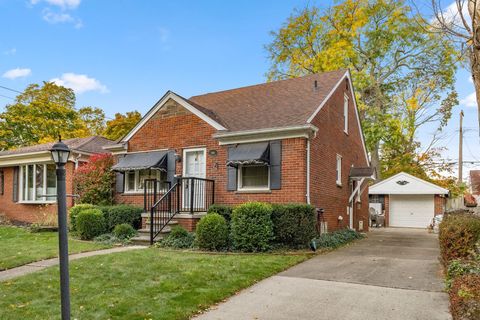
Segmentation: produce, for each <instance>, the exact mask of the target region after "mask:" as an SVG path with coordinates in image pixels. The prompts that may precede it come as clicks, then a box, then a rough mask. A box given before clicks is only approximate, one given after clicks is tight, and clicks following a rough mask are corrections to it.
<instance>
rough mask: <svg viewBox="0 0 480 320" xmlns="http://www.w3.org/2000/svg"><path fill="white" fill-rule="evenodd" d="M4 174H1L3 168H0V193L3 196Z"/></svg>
mask: <svg viewBox="0 0 480 320" xmlns="http://www.w3.org/2000/svg"><path fill="white" fill-rule="evenodd" d="M4 179H5V176H4V175H3V170H0V194H1V195H2V196H3V193H4V191H5V180H4Z"/></svg>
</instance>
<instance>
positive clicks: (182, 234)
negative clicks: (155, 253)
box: [157, 226, 195, 249]
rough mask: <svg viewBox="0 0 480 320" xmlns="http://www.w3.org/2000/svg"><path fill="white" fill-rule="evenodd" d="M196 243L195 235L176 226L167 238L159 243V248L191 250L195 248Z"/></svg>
mask: <svg viewBox="0 0 480 320" xmlns="http://www.w3.org/2000/svg"><path fill="white" fill-rule="evenodd" d="M194 242H195V235H194V234H193V233H190V232H188V231H187V230H185V229H183V228H182V227H180V226H175V227H173V228H172V230H171V231H170V233H169V234H168V235H167V236H166V237H165V238H163V239H162V240H160V241H159V242H158V244H157V246H159V247H166V248H175V249H189V248H192V247H193V243H194Z"/></svg>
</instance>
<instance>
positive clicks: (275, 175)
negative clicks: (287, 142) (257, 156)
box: [270, 140, 282, 190]
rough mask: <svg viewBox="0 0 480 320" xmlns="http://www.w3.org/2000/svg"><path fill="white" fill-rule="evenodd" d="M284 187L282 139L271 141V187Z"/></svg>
mask: <svg viewBox="0 0 480 320" xmlns="http://www.w3.org/2000/svg"><path fill="white" fill-rule="evenodd" d="M281 188H282V141H281V140H276V141H270V189H272V190H278V189H281Z"/></svg>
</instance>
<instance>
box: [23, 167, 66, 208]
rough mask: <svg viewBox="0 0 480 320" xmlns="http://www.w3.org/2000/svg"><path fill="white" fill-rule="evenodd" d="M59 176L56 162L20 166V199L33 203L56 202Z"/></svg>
mask: <svg viewBox="0 0 480 320" xmlns="http://www.w3.org/2000/svg"><path fill="white" fill-rule="evenodd" d="M56 194H57V178H56V173H55V165H54V164H38V163H35V164H27V165H23V166H20V201H22V202H33V203H48V202H55V201H56V200H55V197H47V195H56Z"/></svg>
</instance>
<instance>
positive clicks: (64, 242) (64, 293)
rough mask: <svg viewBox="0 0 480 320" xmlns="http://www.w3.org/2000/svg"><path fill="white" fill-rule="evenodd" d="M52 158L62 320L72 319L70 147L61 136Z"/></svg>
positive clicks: (54, 146)
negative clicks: (67, 177)
mask: <svg viewBox="0 0 480 320" xmlns="http://www.w3.org/2000/svg"><path fill="white" fill-rule="evenodd" d="M50 152H51V153H52V159H53V161H54V162H55V164H56V165H57V169H56V174H57V207H58V246H59V256H60V293H61V304H62V320H69V319H70V284H69V282H70V280H69V271H68V231H67V193H66V185H65V164H67V161H68V156H69V155H70V149H69V148H68V146H67V145H66V144H65V143H63V142H62V139H61V138H59V140H58V142H57V143H55V144H54V145H53V147H52V149H50Z"/></svg>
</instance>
